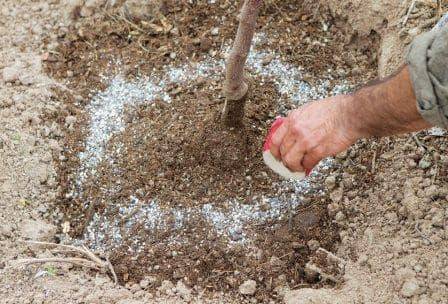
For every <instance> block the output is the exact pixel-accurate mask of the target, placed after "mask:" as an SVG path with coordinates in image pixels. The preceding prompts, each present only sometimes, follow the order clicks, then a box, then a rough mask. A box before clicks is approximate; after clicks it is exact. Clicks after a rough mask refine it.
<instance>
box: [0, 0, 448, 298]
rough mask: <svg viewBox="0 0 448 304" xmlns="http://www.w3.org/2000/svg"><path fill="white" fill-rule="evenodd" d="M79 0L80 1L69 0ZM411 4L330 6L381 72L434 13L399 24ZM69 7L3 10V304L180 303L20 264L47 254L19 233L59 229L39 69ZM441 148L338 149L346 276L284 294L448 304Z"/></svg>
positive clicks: (88, 9)
mask: <svg viewBox="0 0 448 304" xmlns="http://www.w3.org/2000/svg"><path fill="white" fill-rule="evenodd" d="M75 2H78V3H81V2H82V1H70V3H75ZM100 2H101V1H87V5H85V6H83V9H82V10H81V15H85V16H87V15H89V14H91V13H93V12H94V11H95V8H96V7H97V5H98V3H100ZM134 2H135V1H134ZM410 2H412V1H374V0H371V1H367V2H363V1H329V5H331V6H332V9H333V11H334V13H335V14H338V15H342V16H346V17H347V19H349V20H350V22H351V24H352V26H353V29H354V30H355V31H357V32H358V34H357V35H355V38H354V39H356V37H361V38H359V39H366V38H365V37H369V36H371V35H374V36H376V37H380V39H381V44H382V51H381V52H379V56H380V60H379V62H380V67H379V73H380V74H381V75H386V74H388V72H390V71H391V70H393V69H394V68H395V67H396V66H398V65H399V64H400V62H401V61H400V58H402V54H403V47H404V45H405V44H406V43H408V42H409V41H410V37H412V36H414V35H415V34H416V33H418V32H420V31H423V30H425V28H420V27H419V25H422V24H423V25H424V24H425V22H426V21H427V20H428V19H431V18H432V17H431V15H430V13H427V12H431V11H433V10H434V9H435V8H434V6H433V5H432V2H430V1H421V2H422V3H420V2H419V5H418V6H417V7H416V11H415V12H413V13H412V14H411V18H410V19H409V21H407V22H406V25H404V26H402V25H400V21H403V19H402V18H403V16H404V15H406V9H407V8H408V7H409V4H410ZM365 3H367V4H365ZM361 4H363V5H361ZM386 4H387V5H386ZM71 12H72V8H71V7H70V5H67V3H66V2H65V1H56V0H55V1H33V2H30V1H12V0H6V1H4V2H3V5H2V7H1V10H0V14H1V16H0V36H1V37H2V49H1V56H0V70H2V73H1V74H0V75H1V76H0V206H1V212H0V242H1V247H0V303H64V302H65V303H122V304H124V303H169V302H171V303H179V302H182V301H184V299H185V292H182V288H174V290H160V291H158V292H157V293H154V294H151V293H149V292H146V291H145V290H143V289H142V287H141V286H140V285H138V284H136V285H133V286H127V287H117V286H114V283H113V281H112V280H111V279H110V278H109V277H107V276H106V275H104V274H101V273H98V274H95V273H94V272H87V271H82V270H79V269H74V268H71V267H68V266H67V267H60V268H58V271H57V273H56V274H54V273H53V270H52V269H48V268H39V267H34V266H33V267H26V268H24V267H19V266H17V265H16V263H15V260H16V259H17V258H22V257H29V256H35V257H39V258H43V257H50V256H51V253H50V252H49V251H46V250H42V249H37V248H35V247H30V246H27V245H24V244H23V243H22V242H21V240H24V239H36V240H43V241H44V240H52V239H54V237H55V233H56V228H57V227H55V226H53V225H52V224H51V223H52V222H53V220H54V219H55V218H57V217H58V216H61V215H59V214H58V212H57V210H50V209H49V208H51V207H50V206H51V204H52V201H53V200H54V198H55V193H56V191H57V185H56V182H55V180H56V179H55V173H54V172H55V170H54V167H53V162H52V160H53V158H59V157H60V152H61V149H62V148H61V146H60V145H59V143H58V139H60V137H61V136H62V133H61V131H60V130H59V129H58V126H57V125H54V124H51V123H49V122H48V120H46V119H44V117H51V116H52V115H54V113H55V112H56V111H58V110H59V109H60V107H61V105H60V104H59V103H58V101H57V100H55V99H54V96H52V90H51V89H52V87H53V86H55V85H57V84H54V83H53V82H52V81H51V79H49V78H48V77H46V76H45V75H44V74H43V72H42V55H43V47H44V44H43V42H42V41H43V40H44V39H47V40H48V41H50V42H51V41H53V40H54V39H55V38H56V37H55V36H53V35H56V34H54V33H58V32H63V31H64V30H65V29H66V26H67V25H68V24H69V22H71V21H70V13H71ZM386 12H388V13H386ZM391 12H393V13H391ZM360 16H364V17H363V18H360ZM372 30H373V31H375V32H372ZM363 37H364V38H363ZM378 148H380V149H379V151H381V153H378V155H377V154H376V153H374V157H372V158H371V159H370V160H369V161H370V163H371V164H372V165H371V166H370V168H369V170H367V169H365V171H366V172H365V173H356V174H352V173H351V171H350V170H347V168H348V167H349V166H361V165H360V163H361V160H364V158H365V155H367V154H368V153H367V152H369V151H372V150H375V151H376V150H378ZM446 148H447V146H446V140H445V138H444V137H436V136H433V135H428V134H426V133H422V134H418V135H417V136H416V137H411V136H405V137H403V138H398V139H397V138H393V139H385V140H382V141H366V142H360V143H359V144H358V145H357V146H355V147H354V148H353V149H351V150H350V151H349V152H348V153H347V155H345V156H343V157H341V158H340V159H339V162H340V163H341V167H340V169H338V170H336V171H335V172H334V173H333V177H335V180H336V182H335V183H330V182H329V183H328V186H329V187H331V188H334V189H333V194H332V197H333V201H334V203H333V204H331V205H329V212H330V214H332V215H333V216H334V217H335V221H337V223H338V224H339V225H340V227H341V232H340V235H341V239H342V242H341V244H340V246H339V249H338V251H337V252H336V254H337V256H338V257H340V258H341V259H343V260H344V261H345V262H344V264H345V276H344V279H345V282H344V283H343V284H342V285H341V286H340V287H339V288H337V289H320V290H310V289H300V290H297V291H287V292H285V302H286V303H421V304H423V303H448V297H447V294H448V280H447V278H446V273H448V262H447V261H448V249H447V248H448V246H447V245H448V233H447V229H448V227H447V219H448V205H447V197H446V195H447V194H448V191H447V190H446V189H447V180H446V178H445V177H446V172H447V171H446V170H444V169H445V168H446V166H447V165H448V159H447V157H446V156H445V155H444V153H445V151H446ZM368 155H370V154H368ZM364 168H365V167H364ZM361 169H362V168H361ZM367 171H368V172H367ZM367 180H368V182H367ZM142 285H143V284H142ZM193 297H194V300H192V299H190V300H192V301H193V302H200V303H207V302H214V303H225V302H238V303H241V302H242V301H247V302H253V300H251V299H250V298H245V299H244V300H242V299H234V300H232V299H228V298H227V297H226V296H225V295H223V294H219V293H217V294H215V295H207V296H201V295H195V296H193Z"/></svg>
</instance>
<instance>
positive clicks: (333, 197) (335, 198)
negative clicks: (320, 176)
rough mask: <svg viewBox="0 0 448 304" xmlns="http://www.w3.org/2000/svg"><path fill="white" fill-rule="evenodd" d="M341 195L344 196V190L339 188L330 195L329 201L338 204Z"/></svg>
mask: <svg viewBox="0 0 448 304" xmlns="http://www.w3.org/2000/svg"><path fill="white" fill-rule="evenodd" d="M343 195H344V190H343V189H342V187H340V188H338V189H336V190H334V191H333V192H331V193H330V199H331V200H332V201H333V202H334V203H339V202H340V201H341V200H342V197H343Z"/></svg>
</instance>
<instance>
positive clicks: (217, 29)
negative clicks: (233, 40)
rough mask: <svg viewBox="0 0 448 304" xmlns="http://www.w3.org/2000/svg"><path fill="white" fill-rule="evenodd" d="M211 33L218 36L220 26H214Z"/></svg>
mask: <svg viewBox="0 0 448 304" xmlns="http://www.w3.org/2000/svg"><path fill="white" fill-rule="evenodd" d="M210 33H211V34H212V36H218V35H219V28H217V27H214V28H212V30H211V31H210Z"/></svg>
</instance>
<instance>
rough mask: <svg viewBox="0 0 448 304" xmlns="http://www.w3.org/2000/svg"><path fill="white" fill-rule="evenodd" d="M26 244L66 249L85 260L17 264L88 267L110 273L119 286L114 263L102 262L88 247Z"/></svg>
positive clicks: (49, 259)
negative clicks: (64, 264)
mask: <svg viewBox="0 0 448 304" xmlns="http://www.w3.org/2000/svg"><path fill="white" fill-rule="evenodd" d="M25 243H27V244H31V245H38V246H44V247H54V248H56V249H66V252H75V253H78V254H80V255H82V256H84V258H79V257H65V258H59V257H57V258H42V259H38V258H30V259H20V260H17V261H16V262H17V263H19V264H25V265H31V264H43V263H68V264H72V265H75V266H79V267H87V268H90V269H94V270H98V271H103V272H105V273H107V272H110V274H111V275H112V278H113V280H114V283H115V284H118V278H117V275H116V273H115V270H114V267H113V266H112V263H111V262H110V261H109V258H108V257H106V260H105V261H104V260H102V259H100V258H99V257H97V256H96V255H95V254H94V253H93V252H92V251H90V249H88V248H87V247H86V246H84V245H83V246H82V248H80V247H76V246H72V245H64V244H56V243H49V242H37V241H26V242H25Z"/></svg>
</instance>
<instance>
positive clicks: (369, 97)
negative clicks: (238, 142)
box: [270, 67, 430, 172]
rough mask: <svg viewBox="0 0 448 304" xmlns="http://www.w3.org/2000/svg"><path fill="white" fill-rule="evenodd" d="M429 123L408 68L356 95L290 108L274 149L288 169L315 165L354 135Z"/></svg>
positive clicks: (414, 128) (392, 131) (400, 130)
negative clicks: (417, 104)
mask: <svg viewBox="0 0 448 304" xmlns="http://www.w3.org/2000/svg"><path fill="white" fill-rule="evenodd" d="M428 127H430V124H429V123H427V122H426V121H425V120H424V119H423V118H422V117H421V115H420V113H419V112H418V110H417V106H416V97H415V94H414V90H413V88H412V83H411V80H410V77H409V70H408V68H407V67H405V68H403V69H401V70H400V71H399V72H398V73H397V74H396V75H393V76H391V77H390V78H388V79H385V80H383V81H380V82H377V83H376V84H375V85H371V86H367V87H365V88H363V89H361V90H359V91H357V92H356V93H354V94H352V95H339V96H335V97H332V98H328V99H325V100H322V101H316V102H312V103H310V104H308V105H305V106H303V107H301V108H299V109H297V110H294V111H292V112H291V113H290V114H289V115H288V117H287V118H286V119H285V121H284V123H283V124H282V126H281V127H280V128H279V129H278V130H277V131H276V132H275V133H274V135H273V138H272V145H271V149H270V150H271V153H272V154H273V155H274V156H275V157H276V158H277V159H279V160H281V161H282V162H283V163H284V164H285V165H286V166H287V167H288V168H289V169H290V170H292V171H295V172H301V171H305V170H311V169H312V168H313V167H314V166H315V165H316V164H317V163H318V162H319V161H320V160H322V159H323V158H325V157H327V156H334V155H336V154H338V153H339V152H341V151H344V150H345V149H347V148H348V147H349V146H350V145H351V144H353V143H354V142H355V141H356V140H358V139H360V138H363V137H370V136H388V135H394V134H399V133H406V132H413V131H419V130H422V129H425V128H428Z"/></svg>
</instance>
